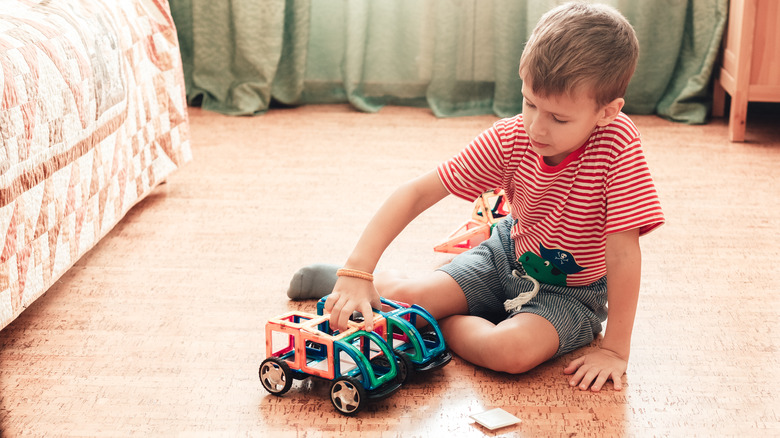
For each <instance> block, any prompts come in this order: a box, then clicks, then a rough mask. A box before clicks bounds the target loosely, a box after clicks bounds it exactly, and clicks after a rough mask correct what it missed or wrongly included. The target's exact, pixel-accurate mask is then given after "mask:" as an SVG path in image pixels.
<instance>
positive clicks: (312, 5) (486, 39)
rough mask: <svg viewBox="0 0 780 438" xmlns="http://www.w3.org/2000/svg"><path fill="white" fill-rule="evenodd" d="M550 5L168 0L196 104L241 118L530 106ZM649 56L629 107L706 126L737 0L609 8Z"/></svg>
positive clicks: (647, 1)
mask: <svg viewBox="0 0 780 438" xmlns="http://www.w3.org/2000/svg"><path fill="white" fill-rule="evenodd" d="M559 3H562V2H561V1H554V0H546V1H545V0H314V1H311V0H224V1H218V2H215V1H213V0H170V5H171V11H172V13H173V18H174V20H175V22H176V25H177V28H178V32H179V41H180V44H181V51H182V59H183V63H184V76H185V82H186V87H187V98H188V101H189V102H190V103H191V104H199V105H202V107H203V108H204V109H207V110H211V111H217V112H220V113H224V114H232V115H251V114H260V113H263V112H265V111H266V110H267V109H268V107H269V105H271V102H272V100H274V101H277V102H280V103H282V104H286V105H301V104H309V103H337V102H349V103H350V104H352V105H353V106H355V107H356V108H358V109H360V110H362V111H377V110H378V109H379V108H381V107H382V106H383V105H387V104H395V105H414V106H428V107H430V108H431V110H432V111H433V112H434V113H435V114H436V115H437V116H439V117H450V116H462V115H475V114H490V113H493V114H496V115H498V116H501V117H507V116H511V115H514V114H517V113H519V112H520V111H521V106H522V99H521V94H520V88H521V85H522V84H521V81H520V79H519V78H518V75H517V66H518V61H519V59H520V54H521V53H522V50H523V46H524V44H525V41H526V39H527V38H528V35H529V34H530V32H531V30H532V29H533V27H534V25H535V24H536V21H537V20H538V19H539V17H541V15H542V14H543V13H544V12H546V11H547V10H548V9H550V8H552V7H554V6H555V5H557V4H559ZM603 3H607V4H611V5H613V6H615V7H616V8H618V9H619V10H620V11H621V12H623V14H625V15H626V17H627V18H628V19H629V21H631V23H632V24H633V25H634V27H635V29H636V32H637V35H638V38H639V42H640V47H641V55H640V61H639V66H638V68H637V72H636V74H635V76H634V78H633V80H632V82H631V84H630V86H629V89H628V92H627V96H626V101H627V104H626V107H625V111H626V112H628V113H631V114H652V113H656V114H659V115H660V116H662V117H666V118H668V119H671V120H676V121H681V122H685V123H703V122H705V121H706V119H707V113H708V111H709V106H710V103H711V95H710V78H711V75H712V70H713V66H714V63H715V58H716V56H717V52H718V48H719V45H720V40H721V36H722V34H723V30H724V27H725V22H726V16H727V11H728V0H604V1H603Z"/></svg>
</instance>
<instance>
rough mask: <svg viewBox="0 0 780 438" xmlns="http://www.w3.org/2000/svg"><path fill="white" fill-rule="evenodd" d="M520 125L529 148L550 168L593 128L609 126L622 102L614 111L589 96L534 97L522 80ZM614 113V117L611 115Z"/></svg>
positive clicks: (576, 145) (530, 88)
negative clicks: (522, 126) (598, 103)
mask: <svg viewBox="0 0 780 438" xmlns="http://www.w3.org/2000/svg"><path fill="white" fill-rule="evenodd" d="M522 92H523V124H524V125H525V131H526V133H528V137H529V138H530V141H531V148H532V149H533V150H534V152H536V153H537V154H539V155H541V156H542V157H544V161H545V163H547V164H548V165H550V166H556V165H558V164H560V163H561V162H562V161H563V160H564V159H565V158H566V157H567V156H568V155H569V154H570V153H572V152H574V151H576V150H577V149H579V148H580V146H582V145H583V144H584V143H585V141H587V140H588V137H590V134H591V132H593V129H594V128H596V126H605V125H606V124H609V123H610V122H611V121H612V120H613V119H614V118H615V117H616V116H617V114H618V113H619V112H620V108H621V107H622V99H616V101H621V102H620V103H619V106H618V107H617V110H616V111H611V110H614V108H612V109H610V108H608V107H610V105H612V104H614V103H615V102H613V103H610V104H608V105H606V106H605V107H603V108H599V107H597V106H596V101H595V100H594V99H593V98H592V97H590V95H589V94H588V93H578V94H576V95H575V96H573V97H571V96H567V95H565V94H564V95H560V96H545V97H541V96H537V95H535V94H534V93H533V89H532V84H531V83H530V82H529V81H525V80H524V81H523V89H522ZM612 112H614V115H612Z"/></svg>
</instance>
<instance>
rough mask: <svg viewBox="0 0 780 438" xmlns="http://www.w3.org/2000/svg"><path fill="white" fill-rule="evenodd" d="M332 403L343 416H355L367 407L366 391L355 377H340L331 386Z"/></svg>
mask: <svg viewBox="0 0 780 438" xmlns="http://www.w3.org/2000/svg"><path fill="white" fill-rule="evenodd" d="M330 401H331V403H333V407H335V408H336V410H337V411H339V412H341V413H342V414H344V415H354V414H356V413H357V412H359V411H360V410H361V409H363V407H364V406H365V405H366V390H365V388H363V384H361V383H360V381H358V379H356V378H354V377H349V376H343V377H339V378H338V379H336V380H335V381H334V382H333V384H332V385H331V386H330Z"/></svg>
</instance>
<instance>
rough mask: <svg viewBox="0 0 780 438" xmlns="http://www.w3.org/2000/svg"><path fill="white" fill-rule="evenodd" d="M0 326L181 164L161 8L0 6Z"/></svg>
mask: <svg viewBox="0 0 780 438" xmlns="http://www.w3.org/2000/svg"><path fill="white" fill-rule="evenodd" d="M1 3H2V7H0V242H2V243H3V245H2V247H1V248H0V328H2V327H5V326H6V325H7V324H8V323H9V322H11V321H12V320H13V319H14V318H15V317H16V316H18V314H19V313H20V312H21V311H22V310H24V309H25V308H26V307H27V306H28V305H29V304H30V303H32V302H33V301H34V300H35V299H36V298H38V297H39V296H40V295H41V294H43V293H44V292H45V291H46V289H47V288H48V287H49V286H51V285H52V284H53V283H54V282H55V281H56V280H57V279H58V278H59V277H60V276H61V275H62V274H63V273H64V272H65V271H66V270H67V269H68V268H70V267H71V266H72V265H73V264H74V263H75V262H76V261H77V260H78V259H79V257H81V256H82V255H83V254H84V253H85V252H86V251H87V250H89V249H90V248H92V247H93V246H94V245H95V244H96V243H97V242H98V240H99V239H100V238H101V237H103V236H104V235H105V234H106V233H107V232H108V231H109V230H111V228H112V227H113V226H114V225H115V224H116V223H117V222H118V221H119V220H120V219H121V218H122V216H123V215H124V214H125V213H126V212H127V211H128V210H129V209H130V208H131V207H132V206H133V205H134V204H135V203H137V202H138V201H139V200H140V199H142V198H143V197H144V196H146V195H147V194H148V193H149V192H150V191H151V189H152V188H154V187H155V186H156V185H157V184H158V183H160V182H161V180H163V179H164V178H165V177H166V176H167V175H168V174H170V173H171V172H172V171H174V170H175V169H176V168H177V167H179V166H181V165H182V164H184V163H185V162H187V161H189V160H190V158H191V156H190V148H189V131H188V125H187V112H186V111H187V108H186V102H185V97H184V96H185V91H184V81H183V77H182V70H181V58H180V55H179V48H178V41H177V36H176V30H175V28H174V24H173V21H172V19H171V17H170V11H169V8H168V4H167V2H166V0H132V1H131V0H122V1H117V0H70V1H38V0H2V2H1Z"/></svg>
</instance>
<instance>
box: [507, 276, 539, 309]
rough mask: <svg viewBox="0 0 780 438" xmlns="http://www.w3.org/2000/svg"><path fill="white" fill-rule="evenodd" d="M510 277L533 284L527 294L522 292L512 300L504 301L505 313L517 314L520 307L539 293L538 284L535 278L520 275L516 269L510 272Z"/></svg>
mask: <svg viewBox="0 0 780 438" xmlns="http://www.w3.org/2000/svg"><path fill="white" fill-rule="evenodd" d="M512 275H514V276H515V277H518V278H525V279H526V280H530V281H531V282H533V284H534V288H533V290H530V291H528V292H523V293H521V294H520V295H518V296H516V297H514V298H512V299H511V300H506V301H504V309H506V311H507V312H509V313H512V312H517V311H518V310H520V308H521V307H523V304H525V303H527V302H529V301H531V298H533V297H535V296H536V294H537V293H538V292H539V282H538V281H536V279H535V278H533V277H531V276H530V275H520V273H519V272H517V269H514V270H512Z"/></svg>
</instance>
